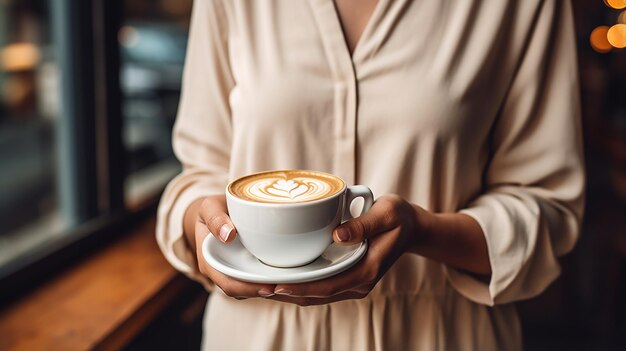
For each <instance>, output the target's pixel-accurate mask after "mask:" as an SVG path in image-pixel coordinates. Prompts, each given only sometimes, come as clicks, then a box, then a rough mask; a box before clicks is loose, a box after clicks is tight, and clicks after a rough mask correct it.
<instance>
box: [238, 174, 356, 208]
mask: <svg viewBox="0 0 626 351" xmlns="http://www.w3.org/2000/svg"><path fill="white" fill-rule="evenodd" d="M343 188H344V183H343V181H342V180H341V179H340V178H338V177H335V176H332V175H330V174H326V173H321V172H313V171H300V170H288V171H270V172H263V173H257V174H252V175H249V176H245V177H243V178H239V179H238V180H236V181H234V182H233V183H231V184H230V185H229V187H228V190H229V191H230V193H231V194H233V195H235V196H237V197H239V198H241V199H244V200H249V201H255V202H264V203H298V202H309V201H315V200H319V199H323V198H326V197H329V196H332V195H335V194H337V193H338V192H340V191H341V190H342V189H343Z"/></svg>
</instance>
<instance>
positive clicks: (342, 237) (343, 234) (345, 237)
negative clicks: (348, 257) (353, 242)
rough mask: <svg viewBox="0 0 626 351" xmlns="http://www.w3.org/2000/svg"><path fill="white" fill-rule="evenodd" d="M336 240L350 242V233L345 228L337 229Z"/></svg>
mask: <svg viewBox="0 0 626 351" xmlns="http://www.w3.org/2000/svg"><path fill="white" fill-rule="evenodd" d="M337 239H339V241H350V231H348V230H346V229H345V228H337Z"/></svg>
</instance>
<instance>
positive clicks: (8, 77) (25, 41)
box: [0, 0, 78, 267]
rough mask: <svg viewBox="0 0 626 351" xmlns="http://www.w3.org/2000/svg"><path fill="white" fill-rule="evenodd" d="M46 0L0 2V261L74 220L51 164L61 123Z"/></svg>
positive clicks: (56, 165) (55, 164)
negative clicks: (68, 214) (0, 194)
mask: <svg viewBox="0 0 626 351" xmlns="http://www.w3.org/2000/svg"><path fill="white" fill-rule="evenodd" d="M49 5H50V4H49V3H48V2H46V1H35V0H23V1H3V2H0V67H1V68H0V89H1V90H0V91H1V94H0V169H1V170H2V172H0V187H1V188H2V190H1V191H0V193H2V196H0V218H1V220H0V267H2V266H5V265H6V264H7V263H9V262H12V261H14V260H15V259H17V258H19V257H20V256H23V255H25V254H27V253H28V251H30V250H31V249H33V248H34V247H36V246H37V245H39V244H41V243H44V242H47V241H50V240H53V239H54V238H55V236H57V235H60V233H61V232H63V230H65V229H67V228H68V227H71V226H73V225H76V224H78V221H75V220H73V219H72V218H70V217H69V216H66V215H65V214H66V212H65V211H64V208H65V206H66V203H65V202H64V199H63V192H64V191H71V190H70V189H66V185H67V184H65V183H64V182H63V181H62V178H63V169H61V168H60V167H59V163H60V159H62V158H63V157H64V156H63V155H60V154H59V151H60V150H61V149H62V147H63V145H61V144H62V143H63V141H62V140H61V139H60V133H61V132H62V131H61V128H60V126H61V125H62V124H63V123H64V121H63V115H62V114H61V113H60V99H61V92H60V91H59V84H60V83H59V65H58V56H57V53H56V45H55V42H54V38H53V37H52V30H51V25H52V23H51V21H52V15H51V8H50V6H49Z"/></svg>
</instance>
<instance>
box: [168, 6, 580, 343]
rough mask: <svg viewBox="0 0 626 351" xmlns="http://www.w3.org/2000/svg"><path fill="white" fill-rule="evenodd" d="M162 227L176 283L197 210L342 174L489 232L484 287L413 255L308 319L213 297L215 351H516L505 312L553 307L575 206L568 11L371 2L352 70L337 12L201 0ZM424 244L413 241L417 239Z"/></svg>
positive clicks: (193, 268)
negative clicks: (256, 190) (525, 303)
mask: <svg viewBox="0 0 626 351" xmlns="http://www.w3.org/2000/svg"><path fill="white" fill-rule="evenodd" d="M174 148H175V151H176V155H177V156H178V158H179V159H180V161H181V162H182V164H183V166H184V170H183V172H182V173H181V174H180V175H179V176H177V177H176V178H175V179H174V180H172V181H171V182H170V184H169V185H168V187H167V189H166V191H165V194H164V195H163V199H162V201H161V205H160V208H159V212H158V228H157V239H158V242H159V244H160V246H161V248H162V250H163V252H164V254H165V256H166V257H167V259H168V260H169V261H170V262H171V264H172V265H173V266H174V267H176V268H177V269H179V270H180V271H182V272H184V273H185V274H187V275H189V276H190V277H192V278H194V279H196V280H199V281H201V282H204V283H205V285H206V286H207V287H208V288H210V284H209V283H208V282H207V281H206V280H205V279H204V278H202V277H201V276H200V275H199V274H198V271H197V263H196V256H195V254H194V253H193V252H190V250H189V248H188V247H187V245H186V243H185V240H184V238H183V225H182V220H183V214H184V212H185V210H186V209H187V207H188V206H189V205H190V204H191V203H192V202H193V201H194V200H196V199H198V198H200V197H203V196H207V195H211V194H223V193H224V188H225V186H226V184H227V182H228V181H229V180H230V179H233V178H235V177H238V176H241V175H244V174H247V173H251V172H257V171H262V170H268V169H279V168H303V169H316V170H321V171H326V172H330V173H334V174H336V175H338V176H340V177H342V178H343V179H344V180H345V181H346V182H347V183H348V184H353V183H354V184H356V183H358V184H366V185H368V186H369V187H370V188H371V189H372V191H373V192H374V195H375V196H380V195H382V194H385V193H396V194H399V195H401V196H403V197H404V198H406V199H407V200H409V201H411V202H413V203H416V204H418V205H420V206H422V207H424V208H426V209H428V210H430V211H436V212H455V211H462V212H464V213H466V214H468V215H470V216H472V217H473V218H475V219H476V220H477V221H478V223H479V224H480V226H481V227H482V229H483V232H484V235H485V238H486V241H487V245H488V249H489V259H490V261H491V267H492V270H493V275H492V278H491V281H490V282H488V283H485V282H482V281H480V280H477V279H474V277H473V276H472V275H470V274H467V273H465V272H462V271H459V270H455V269H452V268H450V267H447V266H446V265H444V264H442V263H440V262H436V261H432V260H429V259H426V258H424V257H421V256H417V255H414V254H405V255H404V256H402V257H401V258H400V259H399V260H398V261H397V262H396V264H395V265H394V266H393V267H392V268H391V270H390V271H388V273H387V274H386V275H385V276H384V277H383V279H382V280H381V281H380V282H379V284H378V285H377V286H376V288H375V289H374V290H373V291H372V292H371V293H370V294H369V296H368V297H367V298H365V299H362V300H350V301H343V302H338V303H334V304H330V305H325V306H316V307H299V306H296V305H290V304H284V303H280V302H274V301H269V300H265V299H261V298H259V299H249V300H245V301H237V300H234V299H230V298H228V297H226V296H225V295H224V294H223V293H222V292H221V291H220V290H219V289H215V290H216V291H214V293H213V294H212V295H211V298H210V300H209V303H208V308H207V312H206V316H205V334H204V347H205V348H207V349H214V350H270V349H284V350H324V349H334V350H382V349H386V350H408V349H412V350H483V351H484V350H516V349H520V348H521V333H520V326H519V322H518V319H517V315H516V312H515V307H514V305H513V304H511V303H512V302H514V301H518V300H521V299H527V298H531V297H533V296H536V295H537V294H539V293H541V292H542V291H543V290H544V289H545V288H546V287H547V286H548V285H549V284H550V283H551V282H552V281H553V280H554V279H555V278H556V277H557V276H558V275H559V270H560V269H559V263H558V260H557V257H559V256H561V255H563V254H565V253H567V252H568V251H570V250H571V249H572V247H573V246H574V244H575V242H576V239H577V237H578V231H579V224H580V220H581V212H582V205H583V185H584V174H583V166H582V151H581V133H580V123H579V97H578V81H577V69H576V50H575V42H574V34H573V23H572V14H571V6H570V3H569V2H568V1H556V0H552V1H551V0H545V1H541V0H519V1H513V0H491V1H478V0H463V1H447V0H420V1H410V0H379V1H378V4H377V7H376V9H375V11H374V13H373V15H372V17H371V19H370V21H369V23H368V25H367V27H366V29H365V31H364V33H363V35H362V37H361V39H360V41H359V43H358V45H357V47H356V49H355V51H354V54H353V55H352V56H351V55H350V53H349V51H348V49H347V46H346V43H345V40H344V36H343V33H342V30H341V26H340V22H339V20H338V16H337V13H336V10H335V7H334V5H333V1H332V0H282V1H280V0H255V1H251V0H196V1H195V5H194V10H193V16H192V24H191V31H190V38H189V47H188V53H187V62H186V68H185V74H184V81H183V91H182V96H181V101H180V109H179V115H178V120H177V122H176V125H175V128H174ZM416 234H418V233H416Z"/></svg>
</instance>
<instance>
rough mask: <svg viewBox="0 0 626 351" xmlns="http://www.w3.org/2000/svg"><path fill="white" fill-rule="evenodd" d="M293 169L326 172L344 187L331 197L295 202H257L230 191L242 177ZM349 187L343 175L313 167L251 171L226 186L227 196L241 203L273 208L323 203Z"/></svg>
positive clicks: (325, 173)
mask: <svg viewBox="0 0 626 351" xmlns="http://www.w3.org/2000/svg"><path fill="white" fill-rule="evenodd" d="M291 171H304V172H311V173H320V174H324V175H327V176H330V177H333V178H337V179H339V180H340V181H341V183H342V184H343V187H342V188H341V190H339V191H338V192H337V193H335V194H333V195H331V196H329V197H325V198H323V199H317V200H312V201H304V202H295V203H278V202H256V201H252V200H245V199H242V198H239V197H237V196H235V195H234V194H233V193H231V191H230V188H231V186H232V185H233V183H234V182H236V181H237V180H239V179H241V178H244V177H248V176H253V175H258V174H265V173H275V172H291ZM347 188H348V186H347V185H346V182H345V181H344V180H343V179H341V177H339V176H336V175H334V174H330V173H327V172H322V171H315V170H311V169H275V170H268V171H261V172H254V173H249V174H246V175H244V176H241V177H237V178H236V179H234V180H231V181H230V182H228V185H227V186H226V197H227V198H230V199H232V200H233V201H237V202H241V203H244V204H248V205H255V206H261V207H272V208H274V207H279V208H285V207H307V206H312V205H315V204H318V203H321V202H325V201H329V200H331V199H334V198H336V197H338V196H340V195H341V194H343V193H345V192H346V189H347Z"/></svg>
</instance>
